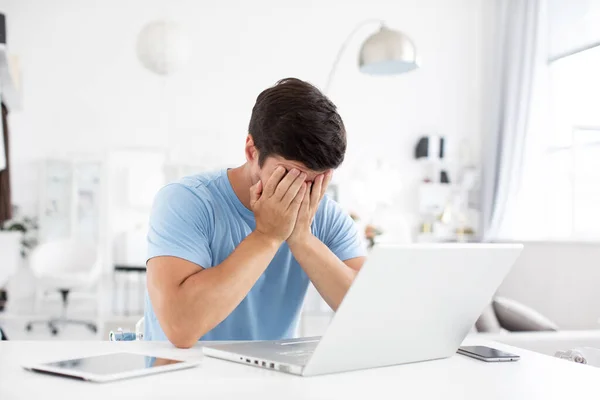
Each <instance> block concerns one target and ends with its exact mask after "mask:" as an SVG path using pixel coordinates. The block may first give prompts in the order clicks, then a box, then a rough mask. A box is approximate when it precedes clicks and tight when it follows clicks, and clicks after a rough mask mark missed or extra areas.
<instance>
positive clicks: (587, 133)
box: [542, 46, 600, 241]
mask: <svg viewBox="0 0 600 400" xmlns="http://www.w3.org/2000/svg"><path fill="white" fill-rule="evenodd" d="M549 68H550V71H549V72H550V85H551V88H550V89H551V96H550V97H551V99H550V101H551V104H550V107H551V115H550V121H549V122H550V124H549V127H550V128H549V131H548V132H547V140H545V143H544V146H545V152H544V155H543V157H542V163H543V164H544V171H545V176H546V179H545V182H546V190H545V192H546V194H547V196H546V199H545V208H546V212H545V215H546V217H547V221H546V223H545V224H544V225H546V227H545V228H547V231H546V233H545V236H549V237H551V238H555V239H564V240H586V241H587V240H593V241H598V240H600V46H597V47H594V48H591V49H588V50H585V51H583V52H581V53H577V54H574V55H571V56H568V57H565V58H562V59H560V60H557V61H555V62H552V63H551V64H550V65H549Z"/></svg>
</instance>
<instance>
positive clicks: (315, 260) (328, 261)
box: [288, 235, 357, 311]
mask: <svg viewBox="0 0 600 400" xmlns="http://www.w3.org/2000/svg"><path fill="white" fill-rule="evenodd" d="M288 244H289V243H288ZM289 245H290V250H291V251H292V254H293V255H294V258H296V260H297V261H298V263H299V264H300V266H302V269H304V271H305V272H306V274H307V275H308V277H309V279H310V280H311V281H312V283H313V284H314V285H315V287H316V288H317V290H318V291H319V293H320V294H321V296H322V297H323V299H325V301H326V302H327V304H329V306H330V307H331V308H332V309H333V310H334V311H336V310H337V308H338V307H339V305H340V303H341V302H342V300H343V299H344V296H345V295H346V292H347V291H348V289H349V288H350V285H351V284H352V282H353V281H354V278H355V277H356V274H357V271H355V270H354V269H352V268H350V267H349V266H347V265H346V264H345V263H344V262H343V261H341V260H340V259H339V258H338V257H337V256H336V255H335V254H333V252H332V251H331V250H329V248H328V247H327V246H326V245H325V244H324V243H323V242H321V241H320V240H319V239H318V238H317V237H315V236H313V235H310V236H308V237H307V238H306V239H304V240H302V241H298V242H294V243H291V244H289Z"/></svg>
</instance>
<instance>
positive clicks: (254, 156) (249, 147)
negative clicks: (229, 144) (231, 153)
mask: <svg viewBox="0 0 600 400" xmlns="http://www.w3.org/2000/svg"><path fill="white" fill-rule="evenodd" d="M244 151H245V153H246V161H248V162H253V161H258V150H256V146H254V139H252V135H251V134H248V136H246V147H245V149H244Z"/></svg>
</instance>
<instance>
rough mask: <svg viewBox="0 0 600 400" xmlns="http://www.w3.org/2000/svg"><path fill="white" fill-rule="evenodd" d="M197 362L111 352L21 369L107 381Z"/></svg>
mask: <svg viewBox="0 0 600 400" xmlns="http://www.w3.org/2000/svg"><path fill="white" fill-rule="evenodd" d="M200 362H201V361H200V360H197V361H183V360H173V359H170V358H159V357H153V356H146V355H143V354H133V353H112V354H103V355H99V356H92V357H83V358H75V359H71V360H63V361H56V362H49V363H39V364H30V365H23V368H25V369H28V370H31V371H35V372H42V373H47V374H51V375H57V376H64V377H69V378H76V379H81V380H85V381H92V382H110V381H116V380H119V379H126V378H133V377H136V376H143V375H150V374H156V373H159V372H167V371H174V370H178V369H184V368H191V367H196V366H198V365H199V364H200Z"/></svg>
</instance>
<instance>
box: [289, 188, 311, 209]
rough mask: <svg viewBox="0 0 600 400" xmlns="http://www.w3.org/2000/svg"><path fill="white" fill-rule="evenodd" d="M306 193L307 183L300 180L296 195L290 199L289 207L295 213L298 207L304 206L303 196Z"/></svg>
mask: <svg viewBox="0 0 600 400" xmlns="http://www.w3.org/2000/svg"><path fill="white" fill-rule="evenodd" d="M307 193H308V189H307V185H306V183H304V182H302V186H301V187H300V190H298V193H296V197H294V200H292V203H291V204H290V207H289V209H290V210H292V212H294V213H297V212H298V211H299V210H300V207H304V198H305V197H306V194H307Z"/></svg>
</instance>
